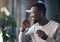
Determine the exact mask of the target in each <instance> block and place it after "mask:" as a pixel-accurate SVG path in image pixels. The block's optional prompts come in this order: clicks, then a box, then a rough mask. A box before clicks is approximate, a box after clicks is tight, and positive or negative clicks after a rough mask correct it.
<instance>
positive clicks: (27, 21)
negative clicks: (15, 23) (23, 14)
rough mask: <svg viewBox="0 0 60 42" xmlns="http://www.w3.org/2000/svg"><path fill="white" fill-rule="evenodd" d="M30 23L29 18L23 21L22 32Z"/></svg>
mask: <svg viewBox="0 0 60 42" xmlns="http://www.w3.org/2000/svg"><path fill="white" fill-rule="evenodd" d="M28 25H29V19H28V18H27V19H25V20H24V21H23V22H22V32H24V31H25V29H26V27H28Z"/></svg>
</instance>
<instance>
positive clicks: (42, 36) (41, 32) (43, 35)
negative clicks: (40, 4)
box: [36, 30, 48, 40]
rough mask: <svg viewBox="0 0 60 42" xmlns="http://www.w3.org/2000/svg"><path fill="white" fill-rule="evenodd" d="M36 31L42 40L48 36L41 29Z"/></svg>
mask: <svg viewBox="0 0 60 42" xmlns="http://www.w3.org/2000/svg"><path fill="white" fill-rule="evenodd" d="M36 33H37V34H38V36H39V37H40V38H42V39H43V40H46V39H47V38H48V36H47V35H46V34H45V32H44V31H42V30H37V32H36Z"/></svg>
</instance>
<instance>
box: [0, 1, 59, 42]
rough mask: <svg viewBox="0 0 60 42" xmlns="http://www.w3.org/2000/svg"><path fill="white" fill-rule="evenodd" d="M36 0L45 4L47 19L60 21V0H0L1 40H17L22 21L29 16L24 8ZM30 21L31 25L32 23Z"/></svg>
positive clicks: (7, 41) (10, 41)
mask: <svg viewBox="0 0 60 42" xmlns="http://www.w3.org/2000/svg"><path fill="white" fill-rule="evenodd" d="M38 1H42V2H44V4H45V5H46V8H47V11H46V17H47V19H48V20H55V21H57V22H59V23H60V0H0V35H1V36H0V38H1V42H18V35H19V31H20V27H21V24H22V21H23V20H24V19H25V18H31V17H30V15H29V13H26V10H27V9H30V8H31V6H32V5H33V4H35V3H36V2H38ZM30 21H32V20H30ZM30 23H31V24H30V26H31V25H32V24H33V23H32V22H30Z"/></svg>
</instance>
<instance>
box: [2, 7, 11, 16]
mask: <svg viewBox="0 0 60 42" xmlns="http://www.w3.org/2000/svg"><path fill="white" fill-rule="evenodd" d="M1 12H5V13H6V15H7V16H9V15H10V13H9V11H8V10H7V8H6V7H3V8H1Z"/></svg>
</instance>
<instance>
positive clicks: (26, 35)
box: [19, 3, 60, 42]
mask: <svg viewBox="0 0 60 42" xmlns="http://www.w3.org/2000/svg"><path fill="white" fill-rule="evenodd" d="M27 12H30V13H31V15H32V17H33V21H34V25H33V26H31V27H30V28H29V30H28V32H25V30H26V28H27V26H28V25H29V19H25V20H24V21H23V23H22V29H21V30H20V34H19V42H29V41H30V40H29V39H30V37H31V39H32V41H33V42H60V28H59V23H57V22H55V21H49V20H47V18H46V17H45V15H46V14H45V13H46V7H45V5H44V4H43V3H36V4H34V5H33V6H32V7H31V10H27Z"/></svg>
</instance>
